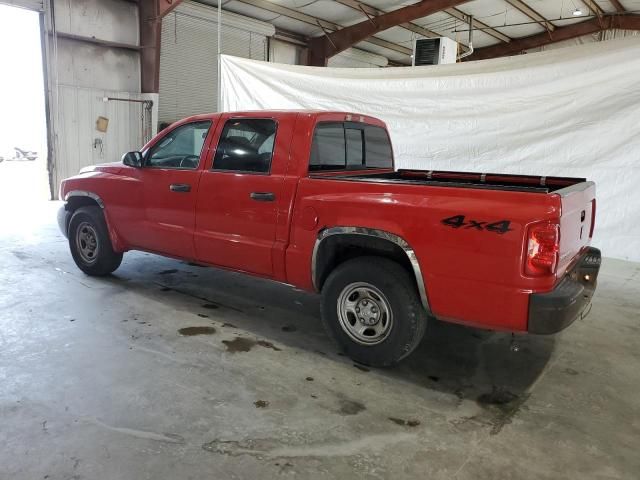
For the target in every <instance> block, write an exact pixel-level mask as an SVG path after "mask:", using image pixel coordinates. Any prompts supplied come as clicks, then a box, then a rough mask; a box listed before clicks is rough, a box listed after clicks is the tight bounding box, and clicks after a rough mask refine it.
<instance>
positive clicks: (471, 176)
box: [331, 170, 586, 193]
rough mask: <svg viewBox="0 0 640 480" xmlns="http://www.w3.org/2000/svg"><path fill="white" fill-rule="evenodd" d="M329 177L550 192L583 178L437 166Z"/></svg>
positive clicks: (583, 179) (580, 181)
mask: <svg viewBox="0 0 640 480" xmlns="http://www.w3.org/2000/svg"><path fill="white" fill-rule="evenodd" d="M331 178H334V179H335V178H340V179H344V180H358V181H362V182H375V183H404V184H419V185H429V186H435V187H462V188H479V189H488V190H507V191H517V192H530V193H552V192H555V191H557V190H560V189H563V188H566V187H570V186H572V185H576V184H578V183H582V182H585V181H586V179H585V178H570V177H541V176H535V175H505V174H498V173H470V172H448V171H438V170H398V171H396V172H386V173H371V174H355V175H339V176H337V177H336V176H334V177H331Z"/></svg>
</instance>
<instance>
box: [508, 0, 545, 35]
mask: <svg viewBox="0 0 640 480" xmlns="http://www.w3.org/2000/svg"><path fill="white" fill-rule="evenodd" d="M505 2H507V3H508V4H509V5H511V6H512V7H515V8H516V9H517V10H520V12H522V13H524V14H525V15H526V16H527V17H529V18H530V19H531V20H535V21H536V22H538V23H539V24H540V25H541V26H542V27H543V28H544V29H546V30H547V31H549V32H553V31H554V30H555V29H556V26H555V25H554V24H553V23H551V22H550V21H549V20H547V19H546V18H545V17H544V16H542V15H540V14H539V13H538V12H536V11H535V10H534V9H533V8H531V7H530V6H529V5H527V4H526V3H524V2H523V1H522V0H505Z"/></svg>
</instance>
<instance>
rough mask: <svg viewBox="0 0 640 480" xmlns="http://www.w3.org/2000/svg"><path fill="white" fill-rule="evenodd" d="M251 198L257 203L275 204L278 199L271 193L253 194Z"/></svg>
mask: <svg viewBox="0 0 640 480" xmlns="http://www.w3.org/2000/svg"><path fill="white" fill-rule="evenodd" d="M249 196H250V197H251V200H255V201H256V202H273V201H274V200H275V199H276V196H275V194H273V193H271V192H252V193H251V194H250V195H249Z"/></svg>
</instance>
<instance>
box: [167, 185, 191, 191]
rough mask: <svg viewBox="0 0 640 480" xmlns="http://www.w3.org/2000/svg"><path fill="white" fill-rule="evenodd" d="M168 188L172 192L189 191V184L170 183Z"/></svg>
mask: <svg viewBox="0 0 640 480" xmlns="http://www.w3.org/2000/svg"><path fill="white" fill-rule="evenodd" d="M169 190H171V191H172V192H190V191H191V185H189V184H187V183H172V184H171V185H169Z"/></svg>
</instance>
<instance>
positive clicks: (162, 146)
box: [128, 120, 212, 259]
mask: <svg viewBox="0 0 640 480" xmlns="http://www.w3.org/2000/svg"><path fill="white" fill-rule="evenodd" d="M211 124H212V121H211V120H201V121H194V122H189V123H185V124H182V125H180V126H178V127H176V128H174V129H173V130H172V131H170V132H168V133H167V134H166V135H165V136H163V137H162V138H161V139H160V140H159V141H158V142H157V143H156V144H155V145H153V146H152V147H151V149H150V150H149V151H148V152H146V154H145V158H144V166H143V168H140V169H137V170H136V176H137V177H138V179H139V180H140V182H141V185H142V190H143V205H136V206H134V208H142V209H144V214H143V215H142V216H141V217H142V218H143V222H142V224H138V225H136V226H135V228H132V229H131V232H130V234H129V235H128V237H129V238H128V240H129V242H130V243H131V244H132V245H134V246H136V247H139V248H142V249H144V250H150V251H154V252H158V253H162V254H165V255H170V256H174V257H180V258H188V259H193V258H195V255H194V248H193V231H194V227H195V209H196V200H197V191H198V182H199V180H200V175H201V173H202V169H201V168H200V167H201V165H202V164H203V163H204V158H205V157H206V154H205V150H206V148H204V145H207V144H208V142H207V143H205V142H206V140H207V135H208V132H209V131H210V129H211Z"/></svg>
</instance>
